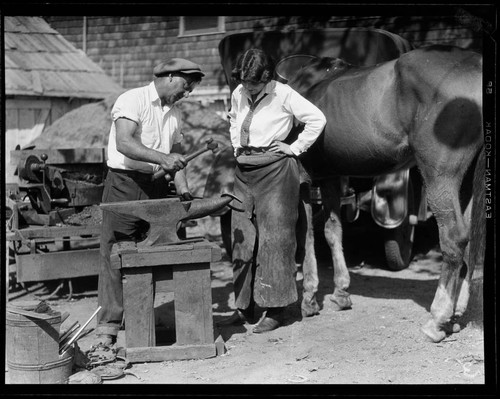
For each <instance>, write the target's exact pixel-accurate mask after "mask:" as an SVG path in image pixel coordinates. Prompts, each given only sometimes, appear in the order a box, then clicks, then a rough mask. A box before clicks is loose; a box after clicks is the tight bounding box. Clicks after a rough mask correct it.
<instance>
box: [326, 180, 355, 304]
mask: <svg viewBox="0 0 500 399" xmlns="http://www.w3.org/2000/svg"><path fill="white" fill-rule="evenodd" d="M321 195H322V199H323V206H324V208H325V218H326V220H325V230H324V231H325V238H326V241H327V243H328V245H329V247H330V250H331V252H332V261H333V283H334V287H335V288H334V291H333V294H332V295H331V296H330V300H331V301H332V302H333V303H334V306H335V308H336V310H344V309H350V308H351V306H352V302H351V298H350V294H349V292H348V291H347V290H348V288H349V285H350V283H351V278H350V276H349V271H348V270H347V266H346V263H345V258H344V250H343V248H342V224H341V221H340V194H339V191H338V190H336V188H335V185H334V184H328V185H323V186H322V187H321Z"/></svg>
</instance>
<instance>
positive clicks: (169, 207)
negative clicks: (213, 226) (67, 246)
mask: <svg viewBox="0 0 500 399" xmlns="http://www.w3.org/2000/svg"><path fill="white" fill-rule="evenodd" d="M233 199H234V200H237V201H239V202H241V200H240V199H238V198H237V197H235V196H234V195H232V194H222V195H221V197H220V198H209V199H194V200H191V201H181V200H180V198H162V199H153V200H142V201H123V202H110V203H103V204H100V207H101V208H102V210H103V211H112V212H117V213H123V214H126V215H130V216H135V217H138V218H140V219H142V220H144V221H146V222H148V223H149V225H150V229H149V233H148V236H147V238H146V239H145V240H143V241H141V242H139V243H137V247H138V248H141V247H147V246H153V245H165V244H169V243H173V242H176V241H178V240H179V239H178V237H177V225H178V223H180V222H183V221H186V220H190V219H198V218H202V217H205V216H208V215H210V214H212V213H214V212H216V211H218V210H220V209H222V208H224V207H225V206H228V207H230V208H232V209H234V210H236V211H239V209H237V208H234V207H233V206H231V205H230V204H229V203H230V202H231V201H232V200H233Z"/></svg>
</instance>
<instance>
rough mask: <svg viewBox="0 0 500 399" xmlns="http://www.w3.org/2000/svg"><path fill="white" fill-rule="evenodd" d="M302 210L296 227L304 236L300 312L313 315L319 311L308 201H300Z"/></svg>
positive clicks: (310, 214)
mask: <svg viewBox="0 0 500 399" xmlns="http://www.w3.org/2000/svg"><path fill="white" fill-rule="evenodd" d="M302 205H303V207H302V211H303V212H300V216H299V219H300V218H303V220H302V222H303V223H301V224H300V225H299V226H298V228H299V229H300V230H301V234H305V237H304V247H305V248H304V259H303V262H302V272H303V274H304V278H303V282H302V284H303V296H302V303H301V306H300V308H301V312H302V316H303V317H308V316H314V315H316V314H318V313H319V305H318V302H317V300H316V292H317V291H318V284H319V279H318V265H317V261H316V252H315V250H314V223H313V210H312V205H311V203H310V202H305V201H304V202H302Z"/></svg>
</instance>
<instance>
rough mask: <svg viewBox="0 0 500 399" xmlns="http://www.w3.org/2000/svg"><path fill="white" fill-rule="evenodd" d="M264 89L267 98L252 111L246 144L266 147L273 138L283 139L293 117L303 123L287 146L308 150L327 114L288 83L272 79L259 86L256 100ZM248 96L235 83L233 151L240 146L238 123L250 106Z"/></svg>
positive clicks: (322, 125) (293, 149)
mask: <svg viewBox="0 0 500 399" xmlns="http://www.w3.org/2000/svg"><path fill="white" fill-rule="evenodd" d="M265 93H267V96H266V98H264V99H263V100H262V101H261V102H260V104H259V105H258V106H257V108H256V109H255V111H254V115H253V118H252V123H251V125H250V137H249V141H248V146H250V147H268V146H270V145H271V143H272V142H273V141H275V140H277V141H282V140H284V139H285V138H286V137H287V136H288V133H290V130H291V128H292V125H293V118H294V117H295V118H297V119H298V120H299V121H300V122H303V123H304V124H305V126H304V130H303V131H302V132H301V133H300V134H299V135H298V138H297V140H295V141H294V142H293V143H292V144H291V145H290V150H291V151H292V152H293V153H294V154H295V155H300V154H301V153H303V152H305V151H307V149H308V148H309V147H310V146H311V145H312V144H313V143H314V142H315V141H316V139H317V138H318V136H319V135H320V134H321V132H322V131H323V128H324V127H325V124H326V118H325V115H324V114H323V112H321V110H320V109H319V108H318V107H316V106H315V105H314V104H312V103H311V102H310V101H309V100H307V99H305V98H304V97H302V96H301V95H300V94H299V93H297V92H296V91H295V90H293V89H292V88H291V87H290V86H288V85H286V84H283V83H280V82H277V81H275V80H272V81H271V82H269V83H268V84H267V85H266V86H265V87H264V89H262V91H261V92H260V93H259V95H258V97H257V100H256V101H258V100H259V98H261V97H262V96H263V95H264V94H265ZM250 98H251V96H250V94H249V93H248V91H247V90H246V89H245V88H244V87H243V85H241V84H240V85H238V87H236V89H235V90H234V91H233V94H232V96H231V111H230V112H229V118H230V129H229V130H230V133H231V143H232V145H233V148H234V150H235V153H236V150H237V149H238V148H241V144H240V132H241V125H242V123H243V120H244V119H245V117H246V115H247V113H248V111H249V109H250V105H249V104H250V101H251V100H250Z"/></svg>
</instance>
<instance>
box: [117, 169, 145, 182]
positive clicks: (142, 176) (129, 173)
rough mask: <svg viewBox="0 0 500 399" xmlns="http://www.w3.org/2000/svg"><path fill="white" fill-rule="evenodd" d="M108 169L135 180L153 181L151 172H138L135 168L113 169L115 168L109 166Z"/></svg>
mask: <svg viewBox="0 0 500 399" xmlns="http://www.w3.org/2000/svg"><path fill="white" fill-rule="evenodd" d="M109 170H110V171H112V172H114V173H118V174H121V175H126V176H129V177H131V178H132V179H135V180H141V181H148V182H150V181H153V174H152V173H145V172H139V171H137V170H129V169H115V168H109Z"/></svg>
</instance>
